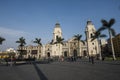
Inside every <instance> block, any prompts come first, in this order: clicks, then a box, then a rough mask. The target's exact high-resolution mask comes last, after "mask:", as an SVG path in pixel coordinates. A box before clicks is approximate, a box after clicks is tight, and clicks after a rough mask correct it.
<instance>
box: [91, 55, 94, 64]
mask: <svg viewBox="0 0 120 80" xmlns="http://www.w3.org/2000/svg"><path fill="white" fill-rule="evenodd" d="M91 62H92V64H94V56H91Z"/></svg>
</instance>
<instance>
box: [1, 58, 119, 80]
mask: <svg viewBox="0 0 120 80" xmlns="http://www.w3.org/2000/svg"><path fill="white" fill-rule="evenodd" d="M0 80H120V61H103V62H102V61H95V64H91V63H89V62H88V60H79V61H77V62H52V63H48V64H47V63H45V64H43V63H42V64H36V63H33V64H22V65H16V66H12V67H11V66H5V65H0Z"/></svg>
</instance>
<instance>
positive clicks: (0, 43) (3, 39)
mask: <svg viewBox="0 0 120 80" xmlns="http://www.w3.org/2000/svg"><path fill="white" fill-rule="evenodd" d="M3 41H5V38H3V37H0V45H2V42H3Z"/></svg>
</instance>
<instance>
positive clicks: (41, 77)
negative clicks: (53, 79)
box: [33, 63, 48, 80]
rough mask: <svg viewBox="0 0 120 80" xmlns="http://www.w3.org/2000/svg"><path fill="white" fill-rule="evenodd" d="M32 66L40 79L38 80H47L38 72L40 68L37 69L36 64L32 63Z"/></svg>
mask: <svg viewBox="0 0 120 80" xmlns="http://www.w3.org/2000/svg"><path fill="white" fill-rule="evenodd" d="M33 66H34V68H35V70H36V72H37V74H38V76H39V78H40V80H48V78H47V77H46V76H45V75H44V73H43V72H42V71H41V70H40V68H38V66H37V65H36V63H33Z"/></svg>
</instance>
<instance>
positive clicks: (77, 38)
mask: <svg viewBox="0 0 120 80" xmlns="http://www.w3.org/2000/svg"><path fill="white" fill-rule="evenodd" d="M74 37H75V39H74V40H77V41H78V54H79V49H80V45H79V44H80V41H82V40H81V38H82V35H80V34H77V35H74ZM82 42H83V41H82Z"/></svg>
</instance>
